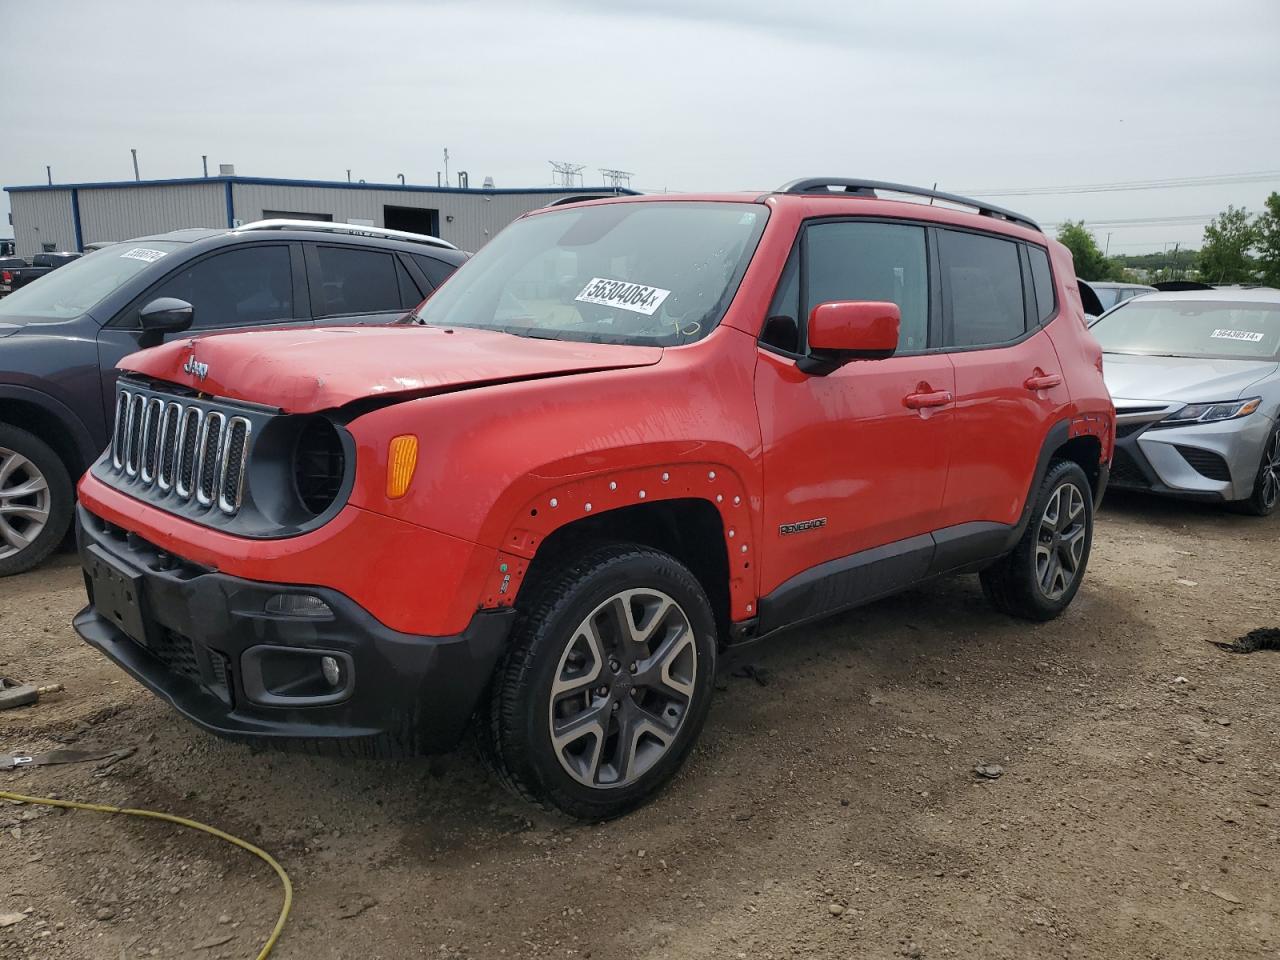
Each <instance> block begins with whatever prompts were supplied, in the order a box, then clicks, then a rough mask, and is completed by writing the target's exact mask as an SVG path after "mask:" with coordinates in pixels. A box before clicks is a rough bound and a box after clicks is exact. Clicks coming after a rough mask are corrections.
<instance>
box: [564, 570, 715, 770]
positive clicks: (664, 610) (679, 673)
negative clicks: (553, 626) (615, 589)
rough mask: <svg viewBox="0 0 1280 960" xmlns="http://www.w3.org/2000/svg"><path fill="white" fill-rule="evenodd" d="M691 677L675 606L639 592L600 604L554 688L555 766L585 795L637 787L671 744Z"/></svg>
mask: <svg viewBox="0 0 1280 960" xmlns="http://www.w3.org/2000/svg"><path fill="white" fill-rule="evenodd" d="M697 670H698V652H697V644H696V643H695V642H694V634H693V627H692V626H691V625H690V622H689V617H688V615H687V614H686V613H685V612H684V610H683V609H682V608H681V607H680V605H679V604H678V603H676V601H675V600H673V599H672V598H671V597H669V596H668V595H667V594H665V593H663V592H662V591H661V590H653V589H645V588H642V589H632V590H623V591H621V592H619V593H616V594H614V595H613V596H611V597H610V598H609V599H607V600H605V601H604V602H603V603H601V604H600V605H599V606H597V607H596V608H595V609H594V610H593V611H592V612H591V613H590V614H588V615H587V616H586V618H584V619H583V621H582V622H581V623H580V624H579V625H578V627H577V629H576V630H574V632H573V634H572V636H571V637H570V638H569V642H568V643H567V644H566V646H565V649H564V652H563V653H562V654H561V656H560V662H559V664H558V665H557V667H556V672H555V677H554V679H553V681H552V686H551V698H550V709H549V718H548V719H549V728H550V733H551V744H552V747H553V749H554V751H555V754H556V759H557V760H558V761H559V762H560V766H561V767H563V768H564V770H565V772H567V773H568V774H569V775H570V776H571V777H573V778H574V779H575V780H577V781H578V782H579V783H581V784H584V785H585V786H588V787H593V788H597V789H612V788H618V787H625V786H628V785H629V784H632V783H634V782H635V781H636V780H638V779H639V778H640V777H642V776H643V775H644V774H645V772H646V771H648V770H649V769H650V768H652V767H653V765H654V764H655V763H657V762H658V761H659V760H660V759H661V758H662V757H663V756H664V755H665V754H666V753H667V751H668V750H670V749H671V746H672V745H673V744H674V743H675V740H676V737H677V735H678V734H679V732H680V729H681V727H682V726H683V725H684V721H685V717H687V716H688V715H689V710H690V707H691V705H692V702H693V695H694V683H695V680H696V679H697Z"/></svg>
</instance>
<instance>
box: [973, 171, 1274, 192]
mask: <svg viewBox="0 0 1280 960" xmlns="http://www.w3.org/2000/svg"><path fill="white" fill-rule="evenodd" d="M1269 181H1280V170H1259V171H1254V172H1252V173H1220V174H1212V175H1210V176H1201V177H1167V178H1164V179H1161V180H1116V181H1112V182H1109V183H1077V184H1069V185H1066V186H1056V187H1000V188H996V187H985V188H980V189H977V190H958V191H956V192H957V193H960V194H963V195H964V196H968V197H1031V196H1059V195H1065V194H1077V193H1116V192H1123V191H1129V190H1172V189H1177V188H1179V187H1215V186H1222V185H1225V184H1236V183H1266V182H1269Z"/></svg>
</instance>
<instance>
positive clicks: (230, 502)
mask: <svg viewBox="0 0 1280 960" xmlns="http://www.w3.org/2000/svg"><path fill="white" fill-rule="evenodd" d="M248 439H249V422H248V421H247V420H242V419H240V418H236V419H235V420H232V421H231V427H230V428H229V435H228V439H227V476H226V479H225V480H223V482H222V505H223V509H224V510H234V509H235V508H236V507H238V506H240V478H241V477H242V476H243V475H244V445H245V441H246V440H248Z"/></svg>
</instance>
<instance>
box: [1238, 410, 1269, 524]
mask: <svg viewBox="0 0 1280 960" xmlns="http://www.w3.org/2000/svg"><path fill="white" fill-rule="evenodd" d="M1277 504H1280V426H1276V427H1273V428H1272V429H1271V434H1270V436H1268V437H1267V442H1266V443H1264V444H1263V445H1262V457H1261V458H1260V459H1259V461H1258V473H1257V475H1256V476H1255V477H1254V480H1253V493H1252V494H1250V495H1249V497H1248V499H1245V500H1236V501H1234V502H1233V503H1232V504H1231V506H1232V509H1234V510H1236V511H1237V512H1238V513H1244V514H1248V515H1249V516H1251V517H1269V516H1271V514H1273V513H1275V510H1276V506H1277Z"/></svg>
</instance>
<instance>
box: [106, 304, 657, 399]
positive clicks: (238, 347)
mask: <svg viewBox="0 0 1280 960" xmlns="http://www.w3.org/2000/svg"><path fill="white" fill-rule="evenodd" d="M661 357H662V348H660V347H638V346H621V345H615V344H598V343H577V342H571V341H564V340H537V339H533V338H529V337H517V336H514V335H512V334H507V333H498V332H495V331H491V330H474V329H467V328H465V327H454V328H449V329H445V328H440V327H423V326H409V325H395V326H379V327H319V328H309V329H305V330H297V329H294V330H263V331H257V332H249V333H228V334H223V335H220V336H209V337H200V338H184V339H181V340H175V341H173V342H171V343H167V344H165V345H164V346H162V347H156V348H154V349H152V350H143V351H141V352H139V353H134V354H130V355H129V356H127V357H125V358H124V359H123V360H121V361H120V363H119V367H120V369H121V370H125V371H133V372H135V373H139V374H142V375H143V376H147V377H153V378H155V379H157V380H167V381H169V382H171V383H177V384H182V385H184V386H188V387H194V388H195V389H197V390H199V391H200V392H202V393H207V394H211V395H213V396H218V397H228V398H230V399H233V400H245V401H249V402H251V403H260V404H264V405H266V406H271V407H279V408H280V409H282V410H284V411H285V412H287V413H312V412H315V411H317V410H328V409H332V408H334V407H341V406H343V405H345V404H347V403H350V402H352V401H353V400H363V399H368V398H379V397H391V396H397V395H405V396H404V397H403V398H404V399H408V398H409V397H411V396H424V395H427V394H432V393H445V392H448V391H452V390H461V389H466V388H468V387H476V386H481V385H484V384H494V383H509V382H512V381H516V380H533V379H538V378H541V377H553V376H560V375H563V374H572V373H588V372H591V371H596V370H617V369H620V368H624V367H642V366H648V365H649V364H654V363H657V362H658V360H659V359H660V358H661ZM201 373H203V374H204V375H203V377H202V376H201Z"/></svg>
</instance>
